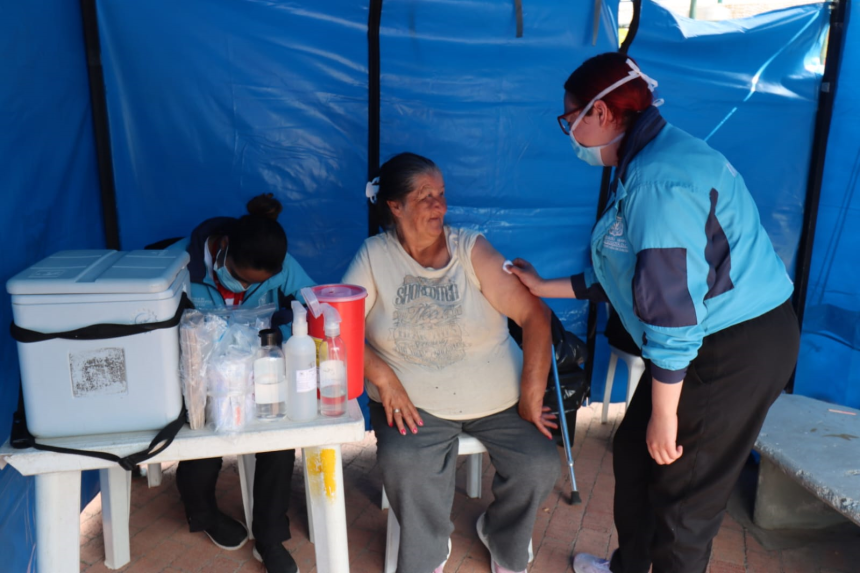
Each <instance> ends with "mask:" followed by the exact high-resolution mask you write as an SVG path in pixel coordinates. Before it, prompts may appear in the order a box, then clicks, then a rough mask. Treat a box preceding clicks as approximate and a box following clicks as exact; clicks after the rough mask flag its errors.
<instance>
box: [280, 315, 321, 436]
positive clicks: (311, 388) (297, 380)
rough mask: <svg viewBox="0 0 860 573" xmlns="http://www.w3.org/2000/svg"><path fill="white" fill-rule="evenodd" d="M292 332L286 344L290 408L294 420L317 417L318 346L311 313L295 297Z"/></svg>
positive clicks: (301, 420) (288, 401) (288, 405)
mask: <svg viewBox="0 0 860 573" xmlns="http://www.w3.org/2000/svg"><path fill="white" fill-rule="evenodd" d="M292 304H293V335H292V336H291V337H290V339H289V340H287V342H286V344H284V354H285V356H286V360H287V387H288V397H287V408H288V412H289V417H290V419H291V420H293V421H295V422H306V421H308V420H313V419H314V418H316V417H317V347H316V344H314V341H313V339H312V338H311V337H310V336H308V314H307V311H306V310H305V307H303V306H302V303H300V302H299V301H297V300H294V301H293V303H292Z"/></svg>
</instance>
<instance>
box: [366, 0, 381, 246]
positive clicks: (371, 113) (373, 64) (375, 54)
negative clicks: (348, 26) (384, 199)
mask: <svg viewBox="0 0 860 573" xmlns="http://www.w3.org/2000/svg"><path fill="white" fill-rule="evenodd" d="M381 22H382V0H370V12H369V15H368V17H367V91H368V95H367V180H368V181H370V179H371V177H373V176H374V174H375V173H376V171H377V169H379V109H380V93H379V74H380V63H379V61H380V57H379V26H380V23H381ZM368 206H369V204H368ZM379 223H380V221H379V220H378V217H377V216H376V210H375V209H368V211H367V236H368V237H372V236H373V235H376V234H377V233H378V232H379Z"/></svg>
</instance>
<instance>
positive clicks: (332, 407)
mask: <svg viewBox="0 0 860 573" xmlns="http://www.w3.org/2000/svg"><path fill="white" fill-rule="evenodd" d="M321 306H322V313H323V317H324V319H325V339H324V340H323V343H322V345H321V346H320V414H322V415H323V416H343V415H344V414H345V413H346V345H345V344H344V342H343V339H342V338H341V337H340V322H341V318H340V313H338V311H337V309H336V308H334V307H333V306H331V305H330V304H327V303H323V304H322V305H321Z"/></svg>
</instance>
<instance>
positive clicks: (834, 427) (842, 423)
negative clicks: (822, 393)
mask: <svg viewBox="0 0 860 573" xmlns="http://www.w3.org/2000/svg"><path fill="white" fill-rule="evenodd" d="M755 449H756V451H758V452H759V453H760V454H761V466H760V467H759V477H758V489H757V491H756V499H755V511H754V515H753V521H755V523H756V525H758V526H759V527H761V528H763V529H818V528H823V527H827V526H829V525H834V524H836V523H839V522H844V521H845V519H846V518H847V519H850V520H851V521H853V522H854V523H856V524H858V525H860V410H855V409H853V408H848V407H845V406H836V405H833V404H828V403H827V402H822V401H820V400H815V399H813V398H808V397H806V396H795V395H790V394H783V395H782V396H780V397H779V399H778V400H777V401H776V403H775V404H774V405H773V407H772V408H771V409H770V412H769V413H768V415H767V420H765V423H764V427H763V428H762V430H761V433H760V434H759V437H758V439H757V440H756V443H755Z"/></svg>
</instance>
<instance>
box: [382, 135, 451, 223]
mask: <svg viewBox="0 0 860 573" xmlns="http://www.w3.org/2000/svg"><path fill="white" fill-rule="evenodd" d="M426 173H439V167H438V166H437V165H436V164H435V163H433V161H432V160H430V159H427V158H426V157H422V156H421V155H418V154H416V153H409V152H404V153H399V154H397V155H395V156H394V157H392V158H391V159H389V160H388V161H386V162H385V163H383V164H382V167H380V168H379V173H378V174H377V176H376V178H377V179H378V181H379V191H378V192H377V195H376V202H375V204H374V205H372V208H374V209H376V212H377V215H378V217H379V221H380V223H381V224H382V226H383V227H384V228H386V229H390V228H391V227H393V226H394V215H393V214H392V213H391V208H390V207H389V206H388V202H389V201H397V202H399V203H402V202H403V201H405V200H406V196H407V195H409V194H410V193H411V192H412V191H414V190H415V178H416V177H418V176H419V175H424V174H426Z"/></svg>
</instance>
